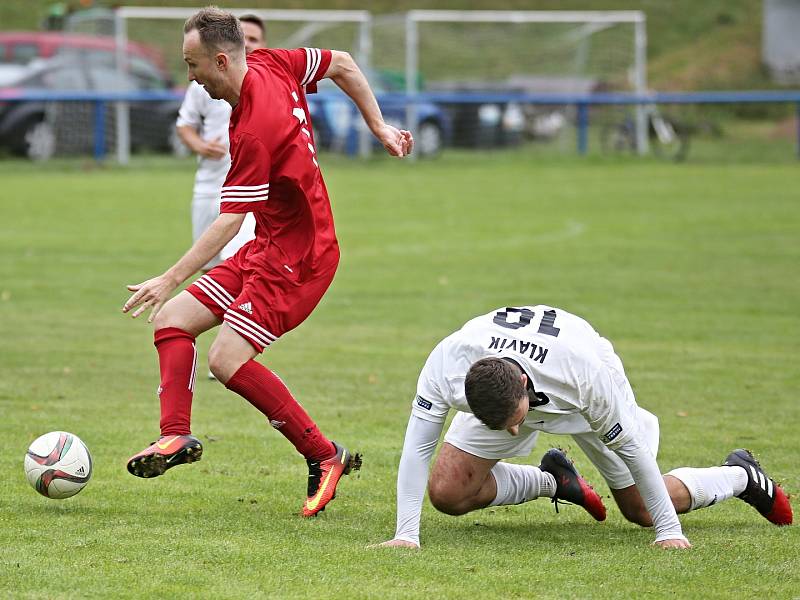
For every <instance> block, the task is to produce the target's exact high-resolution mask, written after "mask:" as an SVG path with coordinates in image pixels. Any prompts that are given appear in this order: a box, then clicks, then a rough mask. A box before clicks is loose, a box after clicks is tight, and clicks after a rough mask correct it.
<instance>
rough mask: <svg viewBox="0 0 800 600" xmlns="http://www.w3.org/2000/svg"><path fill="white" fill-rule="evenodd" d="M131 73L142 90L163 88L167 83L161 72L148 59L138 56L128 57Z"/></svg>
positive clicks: (165, 87)
mask: <svg viewBox="0 0 800 600" xmlns="http://www.w3.org/2000/svg"><path fill="white" fill-rule="evenodd" d="M130 69H131V75H133V76H134V77H135V78H136V81H137V83H138V87H139V88H140V89H143V90H164V89H167V87H168V83H167V82H166V81H165V80H164V76H163V75H162V74H161V72H160V71H159V70H158V69H157V68H156V67H155V65H153V63H151V62H150V61H148V60H145V59H143V58H141V57H139V56H132V57H130Z"/></svg>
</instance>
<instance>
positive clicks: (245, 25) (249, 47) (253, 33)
mask: <svg viewBox="0 0 800 600" xmlns="http://www.w3.org/2000/svg"><path fill="white" fill-rule="evenodd" d="M242 31H244V51H245V54H250V53H251V52H252V51H253V50H258V49H259V48H263V47H264V32H263V31H261V27H259V26H258V25H256V24H255V23H251V22H249V21H242Z"/></svg>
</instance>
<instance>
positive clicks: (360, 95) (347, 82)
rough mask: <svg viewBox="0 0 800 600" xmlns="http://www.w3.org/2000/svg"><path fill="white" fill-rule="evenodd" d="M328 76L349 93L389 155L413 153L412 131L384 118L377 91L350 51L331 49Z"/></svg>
mask: <svg viewBox="0 0 800 600" xmlns="http://www.w3.org/2000/svg"><path fill="white" fill-rule="evenodd" d="M325 77H327V78H329V79H332V80H333V82H334V83H335V84H336V85H338V86H339V87H340V88H341V89H342V91H343V92H344V93H345V94H347V95H348V96H350V98H351V99H352V100H353V102H354V103H355V105H356V106H357V107H358V110H359V112H361V116H362V117H363V118H364V121H365V122H366V124H367V126H368V127H369V130H370V131H371V132H372V134H373V135H374V136H375V137H376V138H377V139H378V140H379V141H380V142H381V144H383V147H384V148H386V151H387V152H388V153H389V154H391V155H392V156H397V157H400V158H402V157H403V156H406V155H407V154H410V153H411V151H412V150H413V148H414V138H413V136H412V135H411V132H410V131H406V130H404V129H397V128H396V127H392V126H391V125H389V124H388V123H386V122H385V121H384V120H383V115H382V114H381V109H380V107H379V106H378V101H377V100H376V99H375V94H373V93H372V89H370V87H369V82H368V81H367V78H366V77H365V76H364V73H362V72H361V69H359V68H358V65H357V64H356V62H355V61H354V60H353V58H352V57H351V56H350V54H348V53H347V52H340V51H337V50H332V51H331V64H330V66H329V67H328V70H327V72H326V73H325Z"/></svg>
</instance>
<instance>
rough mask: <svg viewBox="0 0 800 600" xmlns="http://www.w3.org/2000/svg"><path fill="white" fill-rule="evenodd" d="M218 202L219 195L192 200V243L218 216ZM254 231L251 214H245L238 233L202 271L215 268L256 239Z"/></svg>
mask: <svg viewBox="0 0 800 600" xmlns="http://www.w3.org/2000/svg"><path fill="white" fill-rule="evenodd" d="M219 202H220V196H219V194H195V195H194V197H193V198H192V241H193V242H196V241H197V239H198V238H199V237H200V236H201V235H203V233H204V232H205V230H206V229H208V228H209V227H210V226H211V224H212V223H213V222H214V221H215V220H216V219H217V217H218V216H219ZM255 230H256V219H255V217H254V216H253V213H247V214H246V215H245V217H244V221H242V226H241V227H240V228H239V232H238V233H237V234H236V235H235V236H234V237H233V239H232V240H231V241H229V242H228V243H227V244H225V247H224V248H222V250H221V251H220V253H219V255H218V256H215V257H214V258H212V259H211V260H210V261H208V263H207V264H206V265H204V266H203V270H204V271H208V270H210V269H212V268H213V267H216V266H217V265H218V264H219V263H221V262H222V261H223V260H226V259H228V258H230V257H231V256H233V255H234V254H236V252H237V251H238V250H239V248H241V247H242V246H244V245H245V244H246V243H247V242H249V241H250V240H252V239H253V238H255V237H256V233H255Z"/></svg>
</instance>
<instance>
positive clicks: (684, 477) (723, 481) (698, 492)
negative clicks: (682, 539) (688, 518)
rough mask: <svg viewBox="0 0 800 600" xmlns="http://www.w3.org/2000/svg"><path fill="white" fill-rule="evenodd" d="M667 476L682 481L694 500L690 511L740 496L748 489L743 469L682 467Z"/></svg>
mask: <svg viewBox="0 0 800 600" xmlns="http://www.w3.org/2000/svg"><path fill="white" fill-rule="evenodd" d="M667 475H672V476H673V477H675V478H677V479H680V480H681V482H682V483H683V485H685V486H686V489H688V490H689V495H690V496H691V498H692V507H691V508H690V510H696V509H698V508H705V507H706V506H711V505H712V504H718V503H720V502H722V501H723V500H727V499H728V498H731V497H733V496H738V495H739V494H741V493H742V492H743V491H744V488H745V487H747V473H746V472H745V470H744V469H743V468H742V467H735V466H734V467H728V466H726V467H708V468H705V469H694V468H691V467H680V468H679V469H673V470H672V471H670V472H669V473H667Z"/></svg>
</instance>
